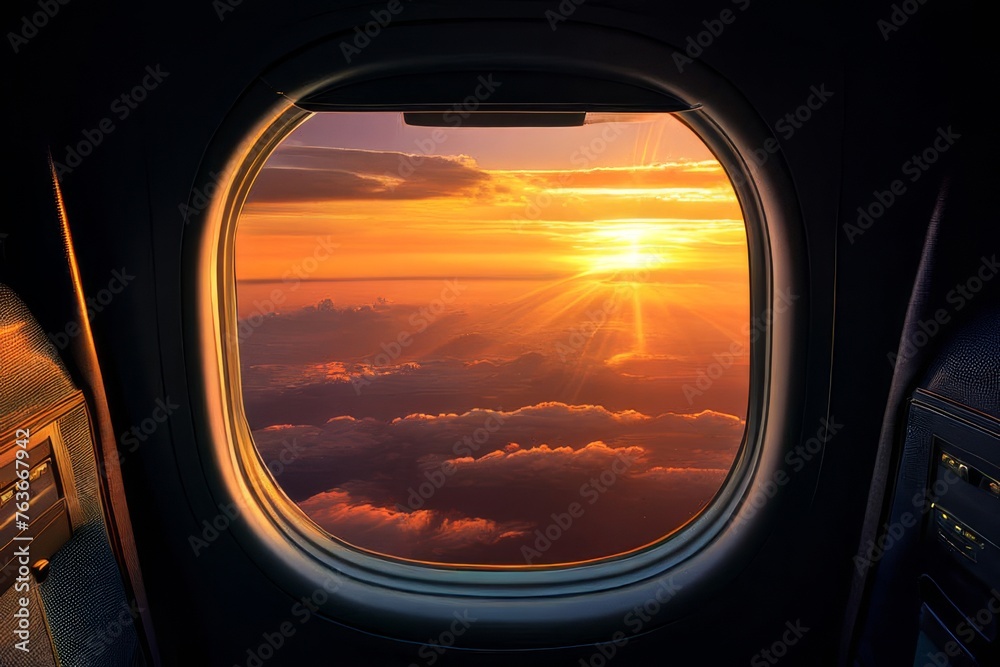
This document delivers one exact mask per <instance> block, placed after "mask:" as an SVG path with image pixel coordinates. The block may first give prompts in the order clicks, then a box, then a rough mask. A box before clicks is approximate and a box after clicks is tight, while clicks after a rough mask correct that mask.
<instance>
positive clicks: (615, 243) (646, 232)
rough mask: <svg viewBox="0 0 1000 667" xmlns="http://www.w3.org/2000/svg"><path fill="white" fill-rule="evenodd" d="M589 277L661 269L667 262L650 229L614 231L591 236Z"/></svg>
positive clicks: (635, 227) (614, 229) (637, 227)
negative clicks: (594, 274)
mask: <svg viewBox="0 0 1000 667" xmlns="http://www.w3.org/2000/svg"><path fill="white" fill-rule="evenodd" d="M589 236H591V237H592V238H590V239H588V241H589V243H588V246H590V247H592V248H593V250H592V252H591V253H588V255H587V264H588V272H589V273H619V272H625V273H628V272H632V273H639V272H643V271H647V270H653V269H655V268H657V267H660V266H662V265H663V264H664V263H665V262H666V259H665V257H664V256H663V252H662V245H661V244H659V243H657V239H656V236H657V230H655V229H653V228H651V227H650V226H629V227H615V228H611V229H599V230H595V231H593V232H590V234H589Z"/></svg>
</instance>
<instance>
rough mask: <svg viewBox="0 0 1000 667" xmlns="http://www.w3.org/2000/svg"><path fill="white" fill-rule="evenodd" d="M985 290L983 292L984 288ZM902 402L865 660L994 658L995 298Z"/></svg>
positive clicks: (871, 553) (999, 496)
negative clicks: (893, 480)
mask: <svg viewBox="0 0 1000 667" xmlns="http://www.w3.org/2000/svg"><path fill="white" fill-rule="evenodd" d="M984 298H985V297H984ZM926 368H927V370H926V371H925V373H924V374H923V376H922V378H921V381H920V382H919V385H918V388H917V389H916V390H915V391H914V392H913V394H912V397H911V398H910V401H909V406H908V414H907V419H906V429H905V432H904V434H903V436H902V437H903V438H904V442H903V449H902V452H901V455H900V460H899V465H898V468H897V473H896V485H895V493H894V495H893V500H892V505H891V510H890V512H889V514H888V516H887V517H886V521H885V523H884V524H883V525H882V526H881V527H880V529H879V532H878V537H877V539H876V540H874V541H873V542H872V543H871V544H869V545H867V548H866V549H865V550H864V552H863V553H862V554H859V556H858V557H857V558H856V559H855V565H856V566H857V567H859V568H872V571H873V573H874V575H875V576H874V580H873V585H872V593H871V597H870V599H871V603H870V607H869V609H868V611H867V623H866V630H865V634H864V639H863V642H862V645H861V646H862V652H861V655H862V656H863V659H862V660H861V663H860V664H863V665H883V664H893V665H896V664H898V665H907V667H909V665H913V667H924V666H925V665H954V666H956V667H965V666H972V667H978V666H986V665H997V664H1000V306H996V305H992V306H988V307H984V308H982V309H981V311H980V312H979V313H978V314H976V315H975V316H974V317H971V318H970V319H969V320H968V321H967V322H966V323H965V324H964V325H963V326H961V327H960V328H958V329H957V330H956V331H955V333H954V334H953V335H952V336H951V337H950V338H949V339H948V340H947V341H945V342H943V344H942V346H941V349H940V351H939V352H938V354H936V355H935V356H934V357H933V358H932V359H931V361H930V363H929V364H928V365H927V367H926Z"/></svg>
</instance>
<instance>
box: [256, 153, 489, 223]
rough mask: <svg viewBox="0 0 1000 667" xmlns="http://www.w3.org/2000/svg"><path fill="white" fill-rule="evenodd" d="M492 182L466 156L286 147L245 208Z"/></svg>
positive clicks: (397, 195) (464, 188) (455, 189)
mask: <svg viewBox="0 0 1000 667" xmlns="http://www.w3.org/2000/svg"><path fill="white" fill-rule="evenodd" d="M489 180H490V176H489V174H487V173H485V172H484V171H482V170H481V169H479V167H478V166H477V165H476V162H475V160H473V159H472V158H470V157H468V156H463V155H458V156H443V155H412V154H408V153H400V152H394V151H373V150H359V149H351V148H323V147H319V146H289V147H286V148H282V149H280V150H279V151H278V152H277V153H275V155H274V156H273V157H272V158H271V159H270V160H269V161H268V165H267V167H265V168H264V169H263V170H262V171H261V172H260V174H259V175H258V177H257V180H256V181H255V182H254V185H253V189H252V190H251V192H250V196H249V198H248V206H249V207H250V208H251V209H252V207H253V205H254V204H265V203H273V202H306V201H326V200H361V199H428V198H431V197H441V196H446V195H456V194H462V193H468V192H470V191H473V190H474V189H475V188H477V187H479V186H483V185H485V184H486V183H487V182H488V181H489Z"/></svg>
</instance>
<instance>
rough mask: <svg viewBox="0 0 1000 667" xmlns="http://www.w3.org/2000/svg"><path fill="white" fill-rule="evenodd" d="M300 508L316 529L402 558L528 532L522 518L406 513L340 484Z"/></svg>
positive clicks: (485, 543)
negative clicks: (507, 519) (363, 497)
mask: <svg viewBox="0 0 1000 667" xmlns="http://www.w3.org/2000/svg"><path fill="white" fill-rule="evenodd" d="M299 507H300V508H301V509H302V510H303V511H304V512H305V513H306V514H307V515H308V516H309V518H310V519H312V520H313V521H314V522H316V523H317V524H318V525H319V526H320V527H321V528H323V529H324V530H326V531H327V532H329V533H331V534H333V535H335V536H337V537H339V538H340V539H342V540H344V541H346V542H348V543H350V544H354V545H358V546H361V545H363V547H364V548H366V549H369V550H371V551H376V552H382V553H388V554H391V555H394V556H398V557H402V558H427V557H433V556H435V555H439V556H440V555H444V554H446V553H454V552H456V551H461V550H463V549H468V548H469V547H475V546H489V545H494V544H496V543H498V542H500V541H502V540H514V539H523V538H524V537H525V536H526V535H527V534H528V531H527V530H526V528H527V527H528V526H527V524H524V523H517V522H503V523H498V522H496V521H492V520H490V519H484V518H481V517H468V516H460V515H457V514H455V513H452V515H450V516H449V515H446V514H444V513H442V512H438V511H433V510H416V511H413V512H405V511H400V510H398V509H394V508H392V507H385V506H378V505H375V504H372V503H371V502H368V501H365V500H358V499H355V498H353V497H352V496H351V494H350V493H349V492H347V491H345V490H343V489H339V488H338V489H332V490H330V491H326V492H323V493H319V494H317V495H315V496H312V497H311V498H308V499H306V500H304V501H302V502H301V503H299Z"/></svg>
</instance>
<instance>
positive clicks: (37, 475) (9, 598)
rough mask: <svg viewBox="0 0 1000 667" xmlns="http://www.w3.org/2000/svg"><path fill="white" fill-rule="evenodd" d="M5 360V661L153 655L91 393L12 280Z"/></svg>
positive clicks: (0, 604)
mask: <svg viewBox="0 0 1000 667" xmlns="http://www.w3.org/2000/svg"><path fill="white" fill-rule="evenodd" d="M0 369H2V372H0V434H3V438H2V440H0V548H2V553H0V568H2V570H0V632H2V633H3V635H4V636H5V637H14V640H13V641H4V642H0V664H2V665H14V664H17V665H30V666H32V667H34V666H39V667H44V666H49V665H52V666H55V665H62V667H70V666H72V665H109V666H110V665H142V664H145V662H144V659H143V657H142V652H141V650H140V649H139V641H138V633H137V630H136V627H135V623H134V619H135V616H136V615H137V614H138V610H137V609H135V606H136V605H135V604H131V605H130V604H129V601H128V596H127V595H126V591H125V586H124V584H123V581H122V577H121V574H120V570H119V565H118V561H117V560H116V558H115V554H114V552H113V550H112V543H111V540H110V538H109V534H108V525H107V520H106V515H105V504H104V502H103V500H102V496H101V482H100V478H99V475H100V468H99V466H98V464H97V460H98V459H97V456H96V454H95V440H94V435H93V430H92V426H91V421H90V417H89V413H88V408H87V403H86V401H85V398H84V394H83V392H82V391H81V390H80V389H78V388H77V387H76V386H75V385H74V383H73V381H72V379H71V377H70V375H69V372H68V370H67V368H66V367H65V365H64V364H63V362H62V360H61V359H60V357H59V355H58V353H57V350H56V347H55V346H54V345H53V344H52V343H51V342H50V341H49V339H48V338H47V337H46V335H45V331H44V330H43V329H42V327H41V325H40V324H39V323H38V322H37V321H36V319H35V318H34V317H33V316H32V314H31V313H30V312H29V310H28V308H27V306H26V305H25V304H24V302H23V301H22V300H21V299H20V298H19V297H18V296H17V294H15V293H14V292H13V291H12V290H11V289H10V288H9V287H7V286H6V285H3V284H0Z"/></svg>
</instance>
